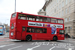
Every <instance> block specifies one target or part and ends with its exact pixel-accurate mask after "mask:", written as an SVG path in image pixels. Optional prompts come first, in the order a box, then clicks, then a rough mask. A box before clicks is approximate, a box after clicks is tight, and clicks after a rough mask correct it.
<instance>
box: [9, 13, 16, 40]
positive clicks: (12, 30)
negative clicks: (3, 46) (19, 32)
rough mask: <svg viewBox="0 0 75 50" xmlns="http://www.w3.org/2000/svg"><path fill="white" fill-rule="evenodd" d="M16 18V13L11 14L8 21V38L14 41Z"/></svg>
mask: <svg viewBox="0 0 75 50" xmlns="http://www.w3.org/2000/svg"><path fill="white" fill-rule="evenodd" d="M16 18H17V13H13V14H12V15H11V19H10V33H9V38H10V39H16V34H15V33H16Z"/></svg>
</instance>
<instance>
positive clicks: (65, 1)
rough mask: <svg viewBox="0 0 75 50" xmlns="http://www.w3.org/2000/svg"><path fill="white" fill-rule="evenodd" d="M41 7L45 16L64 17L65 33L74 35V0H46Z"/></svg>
mask: <svg viewBox="0 0 75 50" xmlns="http://www.w3.org/2000/svg"><path fill="white" fill-rule="evenodd" d="M42 9H43V10H44V11H45V14H44V15H46V16H52V17H58V18H64V24H65V33H67V34H69V35H70V36H71V37H75V0H46V1H45V5H44V6H43V8H42Z"/></svg>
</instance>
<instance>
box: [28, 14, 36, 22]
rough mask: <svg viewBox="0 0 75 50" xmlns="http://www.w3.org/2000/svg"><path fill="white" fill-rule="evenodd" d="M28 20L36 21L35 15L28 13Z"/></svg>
mask: <svg viewBox="0 0 75 50" xmlns="http://www.w3.org/2000/svg"><path fill="white" fill-rule="evenodd" d="M27 20H32V21H35V16H32V15H27Z"/></svg>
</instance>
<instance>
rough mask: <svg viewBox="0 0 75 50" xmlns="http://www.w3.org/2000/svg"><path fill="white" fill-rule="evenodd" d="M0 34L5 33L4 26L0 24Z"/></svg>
mask: <svg viewBox="0 0 75 50" xmlns="http://www.w3.org/2000/svg"><path fill="white" fill-rule="evenodd" d="M0 35H3V26H2V25H0Z"/></svg>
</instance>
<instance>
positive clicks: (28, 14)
mask: <svg viewBox="0 0 75 50" xmlns="http://www.w3.org/2000/svg"><path fill="white" fill-rule="evenodd" d="M16 13H21V14H27V15H33V16H41V17H48V18H55V19H62V20H64V19H63V18H57V17H50V16H43V15H35V14H29V13H23V12H16Z"/></svg>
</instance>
